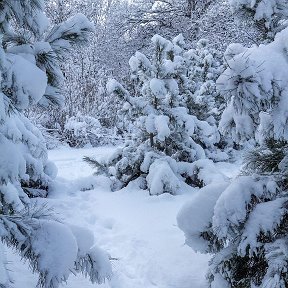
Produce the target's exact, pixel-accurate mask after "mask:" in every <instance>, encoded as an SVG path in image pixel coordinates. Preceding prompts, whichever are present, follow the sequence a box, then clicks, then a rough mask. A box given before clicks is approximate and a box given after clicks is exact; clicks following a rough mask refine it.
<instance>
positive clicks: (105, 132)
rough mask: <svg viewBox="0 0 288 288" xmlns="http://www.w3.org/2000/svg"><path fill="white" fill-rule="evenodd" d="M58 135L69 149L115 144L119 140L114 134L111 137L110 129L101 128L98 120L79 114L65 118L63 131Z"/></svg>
mask: <svg viewBox="0 0 288 288" xmlns="http://www.w3.org/2000/svg"><path fill="white" fill-rule="evenodd" d="M60 133H61V139H62V142H64V143H68V144H69V146H71V147H83V146H85V145H91V146H93V147H95V146H100V145H105V144H115V143H116V142H117V139H120V138H119V136H118V137H117V136H116V135H115V133H114V136H113V130H112V129H107V128H104V127H102V125H101V124H100V122H99V120H98V119H96V118H94V117H91V116H84V115H81V114H80V113H78V114H77V115H76V116H72V117H70V118H67V119H66V122H65V125H64V130H63V131H62V132H60Z"/></svg>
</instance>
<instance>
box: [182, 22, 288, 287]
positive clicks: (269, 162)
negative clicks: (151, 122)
mask: <svg viewBox="0 0 288 288" xmlns="http://www.w3.org/2000/svg"><path fill="white" fill-rule="evenodd" d="M287 33H288V30H287V28H286V29H285V30H283V31H282V32H280V33H279V34H277V36H276V38H275V40H274V41H273V42H272V43H270V44H267V45H261V46H260V47H252V48H249V49H247V48H244V47H243V46H241V45H236V44H234V45H232V46H230V48H229V49H228V51H227V53H226V56H227V61H228V64H227V65H228V68H227V70H226V71H225V72H224V73H223V74H222V75H221V77H220V79H219V84H221V90H222V92H224V91H225V92H226V93H227V94H226V97H227V99H229V103H228V106H227V108H226V110H225V111H224V113H223V115H222V119H221V121H222V123H221V126H222V129H223V128H224V130H223V131H226V132H228V131H229V130H230V133H231V132H232V137H235V138H234V140H237V139H238V140H241V139H245V138H246V140H247V139H248V138H249V137H253V138H254V139H256V140H257V144H258V145H257V146H256V148H254V149H253V150H252V151H251V152H250V153H248V155H247V156H246V159H245V161H244V163H245V166H244V168H243V171H242V174H241V175H239V176H238V177H237V178H236V179H234V180H232V181H231V183H229V182H227V183H224V184H221V185H211V186H210V187H206V188H204V189H203V190H202V191H200V192H199V195H198V198H196V199H194V201H193V203H190V204H187V205H186V206H185V207H184V208H183V209H182V210H181V212H180V213H179V215H178V224H179V227H180V228H181V229H182V230H183V231H184V233H185V235H186V239H187V240H186V241H187V244H188V245H190V246H191V247H192V248H193V249H194V250H196V251H200V252H202V253H211V254H213V257H212V259H211V261H210V263H209V273H208V280H209V283H210V287H243V288H250V287H251V288H252V287H271V288H272V287H273V288H276V287H283V288H284V287H287V285H288V274H287V263H288V254H287V247H288V246H287V240H288V239H287V229H288V226H287V216H288V210H287V203H288V202H287V200H288V198H287V159H288V158H287V140H288V137H287V135H288V134H287V128H286V126H287V124H286V123H287V105H286V101H287V75H286V72H285V71H287V50H286V40H284V39H287V35H288V34H287ZM283 40H284V41H283ZM231 48H232V49H231ZM284 63H285V64H284ZM248 135H249V136H248ZM204 202H205V209H206V210H205V211H201V207H203V205H204ZM196 215H197V218H196V219H199V218H201V220H202V221H201V223H196V222H195V220H194V219H195V216H196Z"/></svg>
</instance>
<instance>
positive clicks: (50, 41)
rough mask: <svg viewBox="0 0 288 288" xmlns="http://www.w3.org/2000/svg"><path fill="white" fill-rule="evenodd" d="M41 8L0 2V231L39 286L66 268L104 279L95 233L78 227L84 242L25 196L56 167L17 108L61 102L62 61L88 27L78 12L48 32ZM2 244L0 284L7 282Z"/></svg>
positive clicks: (44, 186) (106, 271)
mask: <svg viewBox="0 0 288 288" xmlns="http://www.w3.org/2000/svg"><path fill="white" fill-rule="evenodd" d="M43 10H44V1H42V0H31V1H30V0H29V1H28V0H27V1H26V0H24V1H10V0H5V1H1V4H0V39H1V41H0V42H1V43H0V80H1V82H0V87H1V91H0V159H1V161H0V236H1V240H2V242H3V243H5V244H6V245H8V246H10V247H12V248H14V249H15V250H17V251H18V252H19V254H20V255H21V257H23V258H24V259H26V260H28V262H29V264H30V267H31V268H32V271H33V272H37V273H39V281H38V286H39V287H47V288H48V287H49V288H52V287H53V288H55V287H58V286H59V285H60V283H61V282H62V281H66V280H67V278H68V276H69V274H70V273H71V272H73V273H75V272H80V273H83V274H84V275H86V276H89V277H90V280H91V281H92V282H102V281H104V280H105V278H107V277H109V275H110V273H111V268H110V265H109V259H108V257H107V255H106V254H105V253H104V252H103V251H101V250H99V249H98V248H97V247H95V246H94V247H93V245H94V243H93V242H94V241H93V236H91V235H90V234H89V233H88V232H87V231H84V230H83V231H82V232H83V233H84V235H85V237H88V241H87V242H86V244H85V245H83V243H81V237H80V232H79V228H76V227H68V226H67V225H65V224H63V223H61V222H59V221H57V220H56V219H55V217H54V216H53V213H52V211H51V210H50V209H48V208H46V207H44V206H43V205H42V206H39V205H38V204H37V201H35V200H31V199H30V198H31V197H39V196H40V197H45V196H46V195H47V193H48V191H49V186H50V184H51V182H52V181H53V179H54V178H55V176H56V174H57V171H56V168H55V166H54V164H52V163H50V162H49V161H48V156H47V150H46V146H45V142H44V140H43V137H42V135H41V133H40V132H39V130H38V129H37V128H36V127H35V126H34V125H33V124H32V123H31V122H30V121H29V119H27V118H26V117H25V116H24V115H23V112H24V110H25V109H27V108H28V107H30V106H32V105H36V104H39V105H42V106H47V105H55V104H57V105H59V104H61V102H62V97H61V94H60V88H61V85H62V79H63V75H62V72H61V70H60V68H59V67H60V66H59V65H60V60H61V59H63V57H64V54H65V53H66V52H67V51H68V50H69V49H70V47H71V45H72V44H73V43H80V42H81V41H86V40H87V36H88V32H91V31H92V30H93V26H92V25H91V23H89V22H88V20H87V19H86V18H85V16H83V15H81V14H79V15H76V16H74V17H72V18H70V19H68V20H67V21H66V22H64V23H62V24H59V25H57V26H55V27H54V28H52V29H51V30H50V32H48V19H47V18H46V16H45V14H44V12H43ZM1 245H2V244H1ZM1 245H0V246H1ZM0 249H1V251H0V253H1V259H0V267H1V269H0V286H1V287H9V285H10V283H9V282H10V279H9V276H8V274H7V265H5V259H4V258H3V257H2V254H3V253H2V247H1V248H0Z"/></svg>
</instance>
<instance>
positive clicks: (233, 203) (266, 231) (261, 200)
mask: <svg viewBox="0 0 288 288" xmlns="http://www.w3.org/2000/svg"><path fill="white" fill-rule="evenodd" d="M287 200H288V199H287V197H285V194H283V193H282V192H281V191H280V189H279V187H278V184H277V183H276V182H275V179H273V177H272V176H269V177H264V176H263V177H262V176H239V177H237V178H236V179H235V180H233V181H232V182H231V183H230V184H229V183H227V184H226V185H225V184H219V185H214V186H213V184H212V185H209V186H206V187H204V188H203V189H201V190H200V191H199V193H198V194H197V196H196V197H195V198H194V199H193V201H191V202H190V203H188V204H186V205H185V206H184V207H183V208H182V210H181V211H180V213H179V215H178V225H179V227H180V228H181V229H182V230H183V231H184V233H185V236H186V243H187V244H188V245H189V246H191V247H192V248H193V249H194V250H196V251H200V252H202V253H212V254H214V256H213V257H212V260H211V262H210V264H209V273H208V279H209V282H210V287H219V286H217V285H220V283H221V285H224V284H225V285H224V286H223V287H226V286H227V287H237V286H238V285H240V283H241V285H245V286H244V287H285V283H287V282H286V281H287V276H286V271H287V270H286V267H287V261H288V258H287V256H288V254H287V237H286V233H285V232H283V227H286V226H285V225H286V224H285V223H286V219H287V215H288V214H287ZM201 205H205V208H201V207H202V206H201ZM199 215H200V216H199ZM199 219H200V220H199ZM284 230H285V228H284ZM238 265H240V266H238ZM240 267H241V268H240ZM259 267H262V268H261V269H259ZM248 271H249V272H248ZM241 281H242V282H241ZM221 287H222V286H221Z"/></svg>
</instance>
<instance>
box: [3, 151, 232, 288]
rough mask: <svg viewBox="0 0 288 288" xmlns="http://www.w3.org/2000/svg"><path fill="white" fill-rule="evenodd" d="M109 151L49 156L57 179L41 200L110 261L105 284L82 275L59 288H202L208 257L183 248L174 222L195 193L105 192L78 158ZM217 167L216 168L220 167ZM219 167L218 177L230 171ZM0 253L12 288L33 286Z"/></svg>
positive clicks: (22, 268)
mask: <svg viewBox="0 0 288 288" xmlns="http://www.w3.org/2000/svg"><path fill="white" fill-rule="evenodd" d="M114 151H115V148H112V147H111V148H110V147H101V148H84V149H78V150H77V149H71V148H61V149H58V150H52V151H50V152H49V160H51V161H53V162H55V164H56V166H57V168H58V178H57V182H56V184H55V185H54V187H53V189H52V193H51V196H50V198H49V199H44V200H41V201H48V204H49V205H51V206H53V207H54V210H55V212H56V213H57V216H58V217H59V219H60V220H63V221H65V222H67V223H68V224H70V225H71V226H72V225H77V226H80V227H83V229H89V230H90V231H92V234H94V238H95V244H96V245H97V246H98V247H100V248H101V249H103V250H105V251H107V252H108V253H109V254H110V255H111V257H112V258H113V259H115V260H112V267H113V273H114V276H113V277H112V279H111V281H109V282H106V283H104V284H101V285H96V284H94V285H93V284H91V283H90V282H89V281H88V280H87V279H85V278H84V277H82V276H77V277H76V276H73V275H72V276H70V278H69V279H68V281H67V285H65V284H64V287H69V288H89V287H100V288H104V287H105V288H108V287H111V288H152V287H153V288H191V287H193V288H205V287H207V283H206V280H205V274H206V271H207V268H208V261H209V256H207V255H202V254H198V253H195V252H193V250H192V249H191V248H190V247H188V246H187V245H185V244H184V242H185V238H184V235H183V232H182V231H181V230H180V229H179V228H178V227H177V220H176V217H177V214H178V212H179V210H180V208H181V207H182V206H183V205H184V204H185V203H186V202H189V201H190V200H192V199H193V197H195V195H197V193H195V192H196V191H195V190H194V189H192V188H191V190H190V191H189V190H187V191H184V192H183V193H181V195H177V196H172V195H170V194H167V193H166V194H162V195H160V196H150V195H149V193H148V192H147V191H143V190H140V189H139V188H138V187H137V185H136V184H135V183H134V184H133V183H132V185H130V186H128V187H126V188H124V189H122V190H120V191H118V192H111V191H110V188H109V187H110V185H109V184H110V183H109V180H108V179H107V178H105V177H103V176H92V174H93V169H92V168H90V167H89V166H88V164H86V163H85V162H83V161H82V157H83V156H93V157H95V158H96V159H99V158H101V157H103V158H107V157H109V155H111V153H113V152H114ZM217 165H219V168H220V169H221V167H220V166H221V165H220V164H219V163H218V164H217ZM225 165H226V166H225ZM225 165H224V164H223V170H224V174H225V172H227V171H228V170H229V171H235V168H233V167H232V168H233V169H234V170H233V169H230V168H229V167H227V165H228V164H227V163H226V164H225ZM228 176H230V175H228ZM87 189H92V190H87ZM72 227H73V226H72ZM85 231H86V230H85ZM86 233H87V232H86ZM92 234H91V235H88V234H87V235H88V236H89V237H88V236H87V237H88V238H87V239H86V240H87V241H88V242H91V241H92V239H93V235H92ZM83 245H86V243H83ZM6 254H7V255H6V256H7V258H8V261H9V262H8V263H9V264H8V266H9V267H8V268H9V269H10V270H11V276H12V278H13V279H14V281H15V284H14V287H17V288H18V287H21V288H32V287H35V286H36V283H37V277H36V275H32V274H31V272H30V271H28V267H27V265H25V264H23V263H22V262H21V260H20V258H19V257H18V256H17V255H14V254H13V253H12V252H10V251H7V250H6Z"/></svg>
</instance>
